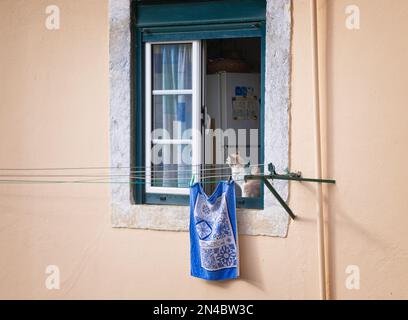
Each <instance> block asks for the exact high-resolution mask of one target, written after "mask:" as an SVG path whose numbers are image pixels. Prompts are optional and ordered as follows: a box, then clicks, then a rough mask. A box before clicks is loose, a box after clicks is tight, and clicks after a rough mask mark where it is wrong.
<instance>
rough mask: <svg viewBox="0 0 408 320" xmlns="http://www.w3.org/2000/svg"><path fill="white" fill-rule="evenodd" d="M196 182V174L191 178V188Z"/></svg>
mask: <svg viewBox="0 0 408 320" xmlns="http://www.w3.org/2000/svg"><path fill="white" fill-rule="evenodd" d="M194 181H195V174H193V175H192V176H191V180H190V187H191V186H192V185H193V184H194Z"/></svg>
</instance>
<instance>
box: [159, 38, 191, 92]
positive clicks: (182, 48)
mask: <svg viewBox="0 0 408 320" xmlns="http://www.w3.org/2000/svg"><path fill="white" fill-rule="evenodd" d="M191 51H192V45H191V43H188V44H155V45H153V90H174V89H191V88H192V86H191V74H192V67H191V63H192V61H191Z"/></svg>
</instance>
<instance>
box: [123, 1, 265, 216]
mask: <svg viewBox="0 0 408 320" xmlns="http://www.w3.org/2000/svg"><path fill="white" fill-rule="evenodd" d="M265 5H266V4H265V1H262V0H222V1H192V2H188V3H186V2H184V3H183V2H182V1H170V3H169V1H166V2H163V1H133V2H132V17H134V19H133V21H132V28H131V31H132V32H131V34H132V40H131V41H132V57H133V59H132V69H131V70H132V77H131V78H132V84H131V85H132V92H133V95H132V104H133V116H132V127H133V130H132V135H133V139H132V141H133V145H132V146H133V152H132V154H133V155H134V156H133V159H132V160H133V163H134V166H136V167H140V168H142V167H145V163H144V146H145V135H144V132H145V131H144V130H145V127H144V121H143V120H144V115H145V112H144V97H143V95H144V74H145V68H144V43H145V42H153V41H184V40H210V39H223V38H248V37H258V38H260V41H261V105H260V130H259V135H260V137H259V141H260V142H261V143H260V145H261V147H260V163H263V162H264V143H263V142H264V100H265V99H264V97H265V90H264V88H265ZM132 186H133V197H134V201H135V203H136V204H160V205H189V196H186V195H171V194H165V195H161V194H148V193H146V192H145V190H144V185H142V184H133V185H132ZM260 193H261V196H260V198H237V207H238V208H251V209H263V207H264V196H263V194H264V192H263V184H261V192H260Z"/></svg>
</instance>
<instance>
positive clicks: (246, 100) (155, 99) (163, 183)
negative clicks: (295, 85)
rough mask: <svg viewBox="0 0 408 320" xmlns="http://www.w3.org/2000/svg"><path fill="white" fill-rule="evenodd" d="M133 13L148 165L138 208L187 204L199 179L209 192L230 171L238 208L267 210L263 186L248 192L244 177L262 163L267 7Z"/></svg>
mask: <svg viewBox="0 0 408 320" xmlns="http://www.w3.org/2000/svg"><path fill="white" fill-rule="evenodd" d="M232 2H236V4H237V6H233V5H232ZM225 6H228V10H226V7H225ZM134 10H135V12H136V28H135V29H134V30H133V43H134V44H135V45H134V49H135V50H134V53H135V57H136V63H135V78H134V79H135V85H136V86H135V90H134V91H135V93H136V94H135V97H136V99H135V112H134V115H135V121H134V123H135V132H134V134H135V137H134V138H135V139H134V140H135V148H134V150H135V161H134V162H135V164H136V166H138V167H144V168H146V181H145V185H135V187H134V198H135V200H136V202H137V203H146V204H188V194H189V188H188V187H189V183H190V180H191V177H192V175H195V177H196V180H201V182H203V184H204V186H205V190H206V192H207V193H211V192H212V190H213V188H214V186H215V184H216V182H217V181H216V180H225V179H226V178H227V176H229V175H232V176H233V177H234V179H235V180H236V181H237V206H238V207H247V208H262V207H263V190H262V185H260V184H259V183H258V185H257V186H256V185H254V184H252V185H251V188H252V189H250V190H249V191H248V190H247V189H248V188H247V187H248V185H244V184H243V182H242V180H243V177H244V175H245V174H249V173H251V170H252V171H253V169H255V170H256V169H257V165H258V164H259V163H263V143H261V142H262V141H263V94H264V93H263V91H264V90H263V82H264V76H263V74H264V72H263V70H264V66H263V64H264V62H263V56H264V47H265V45H264V41H265V40H264V33H265V24H264V20H265V2H264V1H260V0H240V1H233V0H224V1H210V2H208V1H206V2H202V1H194V2H191V3H190V2H189V3H188V4H187V3H183V4H180V3H177V2H176V3H171V4H157V3H155V4H151V3H146V2H143V1H142V2H141V4H139V5H136V6H135V7H134ZM183 19H184V20H183ZM217 130H218V131H217ZM220 130H221V131H220ZM241 131H243V134H242V132H241ZM209 132H210V133H211V134H209ZM217 132H218V133H219V132H221V135H220V136H219V135H218V133H217ZM254 132H255V133H254ZM226 133H227V134H226ZM231 135H232V137H233V139H231ZM238 137H241V138H242V137H243V140H242V139H241V140H239V139H237V138H238ZM242 141H243V142H242ZM213 144H214V145H215V146H214V147H212V146H213ZM208 146H210V147H208ZM237 152H239V156H240V157H239V158H238V156H236V155H237ZM219 154H221V155H222V162H221V163H220V161H219ZM248 155H249V157H248ZM227 159H228V161H229V162H228V163H229V165H227V164H226V160H227ZM231 159H232V160H231ZM237 159H240V161H237ZM247 163H249V166H248V165H247ZM231 164H232V165H231ZM238 181H239V182H238Z"/></svg>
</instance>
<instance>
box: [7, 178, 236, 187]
mask: <svg viewBox="0 0 408 320" xmlns="http://www.w3.org/2000/svg"><path fill="white" fill-rule="evenodd" d="M224 178H226V177H224ZM169 180H170V179H151V180H150V181H151V182H153V183H154V182H157V181H169ZM180 180H181V179H179V180H178V181H180ZM201 180H204V181H200V183H201V184H214V183H218V182H219V181H220V180H219V179H218V180H210V181H207V180H206V179H205V178H201ZM234 181H237V182H238V181H244V179H234ZM36 183H38V184H53V183H55V184H87V183H89V184H104V183H106V184H131V185H145V184H146V181H132V180H129V181H97V180H15V179H13V180H0V184H36ZM187 185H188V182H186V186H187Z"/></svg>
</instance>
